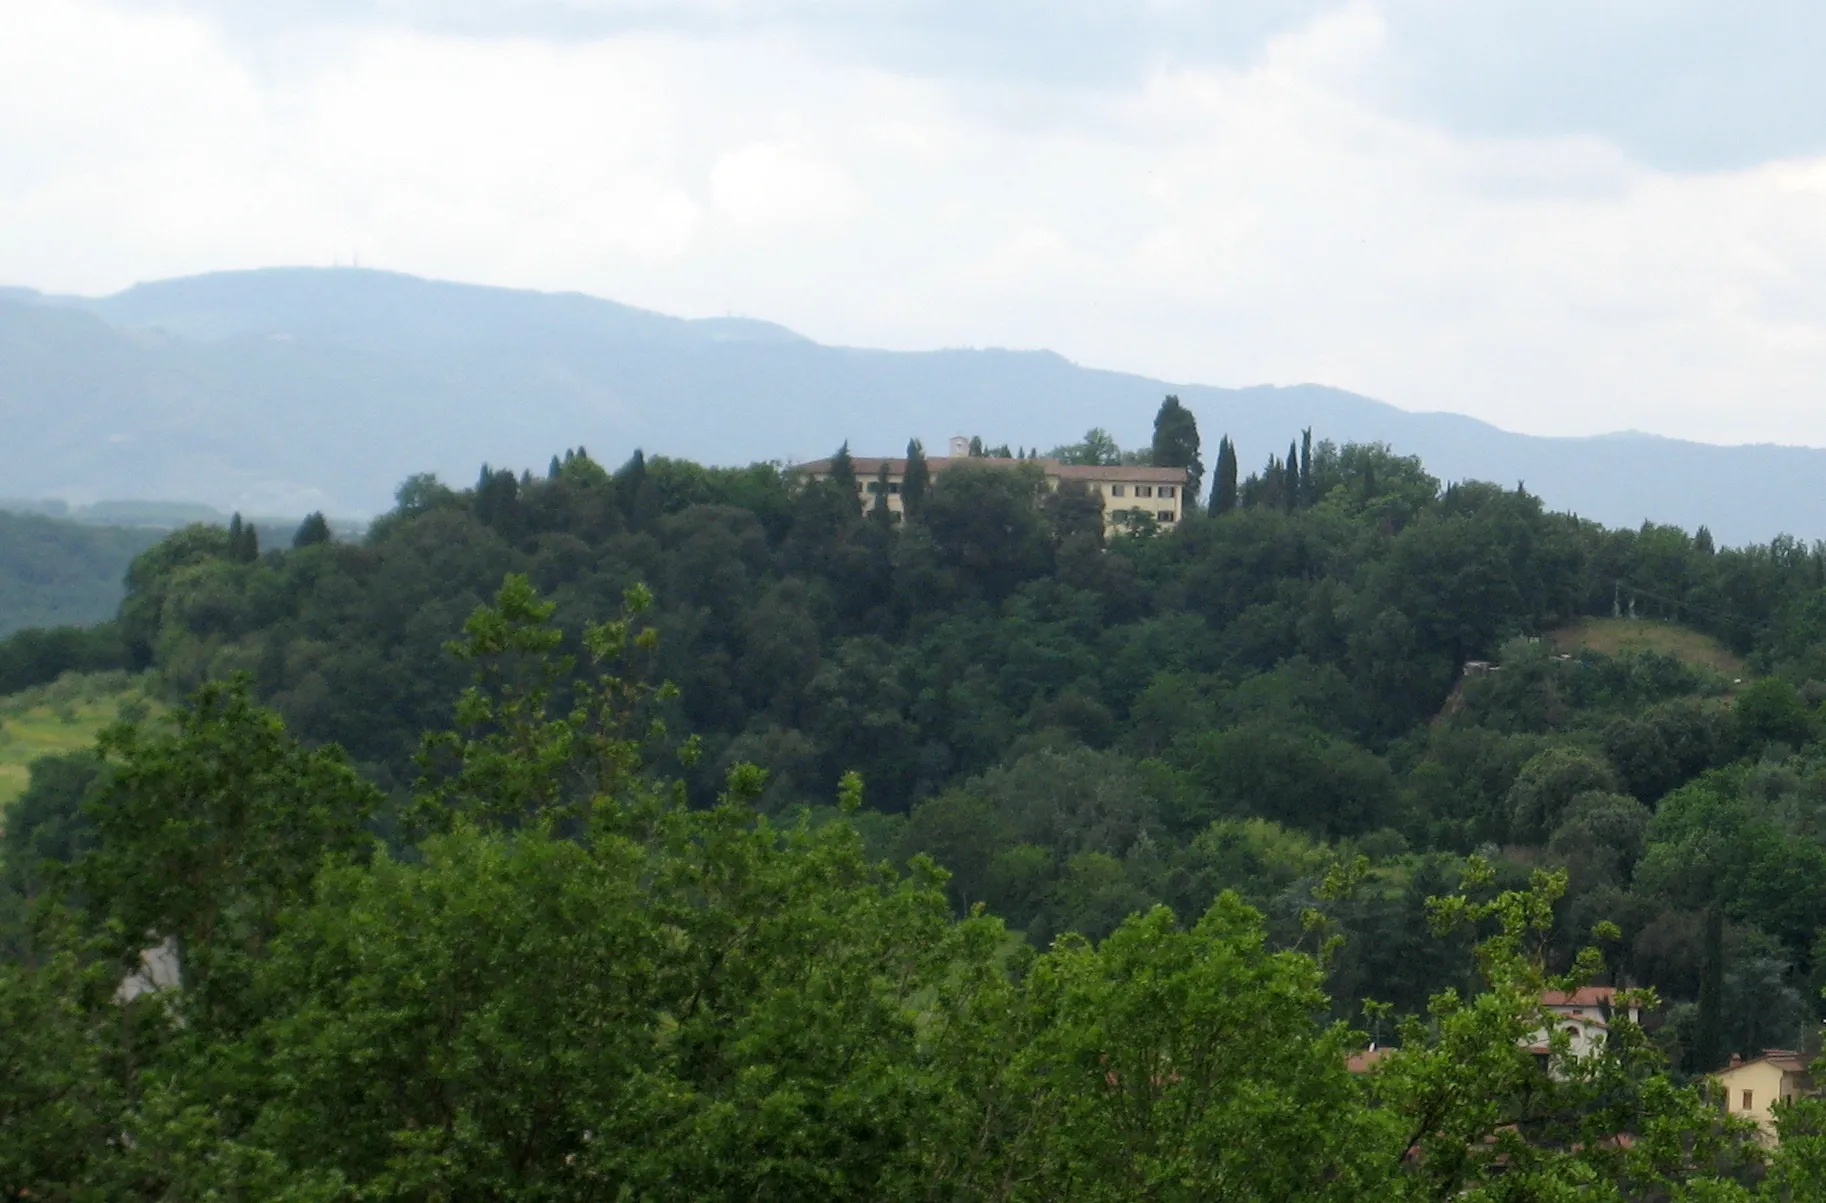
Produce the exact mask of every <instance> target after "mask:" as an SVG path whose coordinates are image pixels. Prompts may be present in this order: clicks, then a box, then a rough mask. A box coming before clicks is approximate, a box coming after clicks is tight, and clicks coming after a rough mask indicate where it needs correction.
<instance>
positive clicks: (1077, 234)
mask: <svg viewBox="0 0 1826 1203" xmlns="http://www.w3.org/2000/svg"><path fill="white" fill-rule="evenodd" d="M1822 52H1826V5H1821V4H1819V3H1817V0H1813V2H1810V3H1803V2H1801V0H1762V2H1761V3H1758V4H1755V5H1744V4H1741V3H1738V4H1725V3H1710V2H1703V3H1702V2H1698V0H1658V2H1656V3H1645V2H1642V0H1605V2H1604V3H1602V4H1596V3H1593V2H1592V0H1577V2H1574V0H1526V2H1523V0H1361V2H1347V3H1322V2H1320V0H1281V2H1270V0H1201V2H1198V3H1192V2H1188V0H1137V2H1135V3H1128V4H1124V3H1116V2H1113V0H1111V2H1104V3H1100V2H1095V0H1013V2H1009V3H994V2H991V0H932V2H930V3H918V2H916V0H758V2H754V3H748V2H746V0H114V2H112V3H108V2H105V0H86V2H85V0H0V283H13V284H24V285H31V286H34V287H38V288H43V289H47V290H57V291H73V292H87V293H97V292H107V291H112V290H115V289H118V288H120V287H123V286H125V285H128V284H130V283H132V282H133V281H135V280H142V279H154V278H159V277H163V276H170V275H179V274H187V273H192V272H201V271H208V270H215V269H222V268H238V267H254V266H263V265H272V264H329V263H332V262H344V263H346V262H348V261H350V259H351V258H353V257H356V256H358V257H359V260H360V262H361V263H362V264H363V265H364V266H370V265H371V266H377V267H386V268H393V269H398V270H402V271H409V272H414V273H418V274H422V275H430V276H438V277H444V278H450V279H458V280H466V281H475V282H480V283H491V284H505V285H515V286H524V287H533V288H544V289H572V290H579V291H584V292H589V293H594V294H597V295H600V296H605V297H610V298H613V299H616V300H620V301H625V302H629V303H632V304H637V305H643V306H647V307H650V308H654V309H659V310H663V311H666V312H670V313H677V314H682V315H687V316H705V315H711V314H721V313H739V314H744V315H748V316H754V317H764V318H768V319H771V320H774V321H778V322H782V323H784V324H786V325H789V326H792V327H793V328H795V329H797V330H799V331H801V332H802V333H805V334H807V335H810V336H811V337H813V338H816V339H818V340H820V341H823V342H830V343H847V344H855V345H867V346H880V347H893V348H907V349H915V348H928V347H939V346H1008V347H1050V348H1052V349H1054V350H1057V351H1059V352H1061V353H1063V354H1065V355H1067V356H1068V357H1070V358H1072V359H1074V360H1076V361H1078V362H1080V363H1084V364H1089V365H1093V366H1099V367H1110V368H1120V369H1126V370H1133V371H1140V372H1146V373H1148V374H1151V375H1157V376H1164V377H1167V378H1170V379H1178V380H1187V381H1198V382H1203V383H1210V384H1222V385H1242V384H1253V383H1261V382H1271V383H1296V382H1301V381H1318V382H1322V383H1327V384H1334V385H1338V386H1340V387H1344V388H1349V389H1352V390H1355V391H1358V392H1363V393H1368V394H1370V395H1372V396H1376V397H1380V398H1382V399H1383V400H1387V401H1390V402H1393V403H1395V404H1397V405H1400V406H1402V407H1404V408H1408V409H1445V410H1454V411H1457V412H1461V413H1469V414H1473V415H1476V416H1478V417H1481V418H1484V419H1487V420H1489V421H1492V422H1495V423H1497V424H1498V425H1501V426H1504V427H1507V428H1509V429H1513V430H1523V431H1529V432H1534V433H1548V434H1575V433H1578V434H1583V433H1595V432H1600V431H1606V430H1616V429H1626V428H1635V429H1641V430H1649V431H1654V432H1657V433H1662V434H1671V435H1680V436H1685V437H1692V438H1700V439H1706V440H1710V441H1718V442H1744V441H1775V442H1787V443H1811V444H1816V445H1826V404H1823V402H1826V71H1822V70H1821V69H1820V68H1819V63H1820V61H1821V60H1822Z"/></svg>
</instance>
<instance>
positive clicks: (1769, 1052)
mask: <svg viewBox="0 0 1826 1203" xmlns="http://www.w3.org/2000/svg"><path fill="white" fill-rule="evenodd" d="M1752 1065H1772V1066H1774V1067H1775V1068H1776V1069H1779V1070H1781V1071H1782V1072H1783V1073H1785V1074H1805V1073H1807V1072H1808V1068H1809V1067H1808V1064H1807V1059H1806V1058H1805V1057H1803V1056H1801V1055H1800V1054H1799V1053H1797V1052H1793V1051H1791V1050H1789V1049H1785V1048H1768V1049H1764V1050H1763V1055H1762V1056H1760V1057H1756V1058H1754V1059H1752V1060H1749V1061H1743V1062H1740V1063H1739V1064H1736V1065H1727V1066H1725V1067H1724V1068H1723V1069H1721V1070H1719V1071H1718V1072H1717V1074H1716V1075H1715V1076H1717V1077H1723V1076H1725V1075H1726V1074H1729V1073H1731V1072H1733V1071H1735V1070H1739V1069H1748V1068H1749V1067H1750V1066H1752Z"/></svg>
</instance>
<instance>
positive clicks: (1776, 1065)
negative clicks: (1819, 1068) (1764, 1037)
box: [1712, 1048, 1813, 1144]
mask: <svg viewBox="0 0 1826 1203" xmlns="http://www.w3.org/2000/svg"><path fill="white" fill-rule="evenodd" d="M1712 1078H1713V1080H1714V1081H1715V1082H1717V1083H1718V1086H1719V1089H1720V1091H1721V1092H1722V1094H1723V1096H1724V1097H1723V1102H1724V1107H1725V1111H1726V1112H1728V1113H1729V1114H1731V1115H1734V1116H1736V1117H1737V1118H1739V1119H1747V1120H1751V1121H1753V1122H1754V1123H1755V1124H1756V1126H1757V1129H1758V1134H1759V1136H1760V1138H1761V1139H1762V1141H1763V1142H1764V1143H1765V1144H1774V1143H1775V1142H1776V1131H1775V1104H1777V1103H1780V1102H1786V1101H1787V1100H1789V1099H1793V1098H1799V1097H1801V1096H1803V1095H1809V1094H1812V1093H1813V1076H1812V1075H1811V1074H1810V1073H1809V1072H1808V1067H1807V1062H1806V1061H1805V1060H1803V1059H1802V1058H1801V1055H1800V1054H1799V1053H1795V1052H1791V1051H1789V1050H1788V1049H1785V1048H1772V1049H1765V1050H1764V1051H1763V1055H1762V1056H1760V1057H1758V1058H1756V1059H1755V1060H1754V1061H1746V1060H1744V1059H1743V1058H1742V1057H1739V1056H1736V1055H1733V1056H1732V1057H1731V1064H1730V1065H1728V1066H1727V1067H1725V1068H1724V1069H1721V1070H1719V1071H1718V1072H1717V1073H1715V1074H1713V1075H1712Z"/></svg>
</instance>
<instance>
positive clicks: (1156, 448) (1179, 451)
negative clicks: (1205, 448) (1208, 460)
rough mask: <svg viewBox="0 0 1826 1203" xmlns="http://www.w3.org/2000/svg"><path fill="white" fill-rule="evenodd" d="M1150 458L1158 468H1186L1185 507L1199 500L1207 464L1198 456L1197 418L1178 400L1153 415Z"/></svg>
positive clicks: (1171, 400)
mask: <svg viewBox="0 0 1826 1203" xmlns="http://www.w3.org/2000/svg"><path fill="white" fill-rule="evenodd" d="M1087 441H1088V440H1087ZM1149 459H1150V462H1152V463H1153V465H1154V466H1155V467H1156V468H1184V469H1186V504H1187V505H1188V506H1190V505H1192V504H1193V502H1195V501H1196V500H1197V498H1198V491H1199V487H1200V485H1201V484H1202V483H1203V481H1204V478H1205V463H1204V461H1203V460H1202V459H1200V458H1199V455H1198V419H1197V418H1195V417H1193V416H1192V411H1191V410H1189V409H1187V408H1186V407H1185V406H1183V405H1181V404H1180V403H1179V398H1178V397H1175V396H1169V397H1167V399H1166V400H1165V401H1162V402H1161V403H1160V411H1159V412H1158V413H1156V414H1155V415H1154V443H1153V446H1152V448H1151V449H1150V452H1149Z"/></svg>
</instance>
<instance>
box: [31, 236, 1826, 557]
mask: <svg viewBox="0 0 1826 1203" xmlns="http://www.w3.org/2000/svg"><path fill="white" fill-rule="evenodd" d="M1168 392H1175V393H1178V394H1179V396H1180V397H1181V399H1182V400H1184V401H1185V402H1186V404H1187V405H1189V406H1190V407H1191V408H1192V409H1193V410H1194V412H1195V413H1196V414H1197V416H1198V420H1199V426H1200V430H1201V432H1202V433H1203V436H1204V439H1205V442H1206V444H1207V446H1208V448H1210V449H1212V451H1214V449H1215V446H1216V442H1217V439H1218V436H1219V435H1221V434H1224V433H1229V434H1230V435H1231V436H1232V437H1233V438H1234V439H1235V440H1236V442H1237V445H1238V448H1239V450H1240V453H1241V456H1242V460H1243V464H1244V467H1245V470H1250V469H1253V468H1255V467H1256V466H1258V465H1259V464H1260V463H1261V462H1262V461H1263V460H1265V459H1266V458H1267V456H1268V455H1270V454H1272V453H1280V452H1284V451H1285V449H1286V447H1287V443H1288V441H1289V439H1291V438H1295V437H1297V435H1298V433H1299V431H1300V430H1301V429H1302V428H1303V427H1307V426H1310V427H1312V428H1313V430H1314V432H1315V434H1316V435H1317V436H1318V437H1321V438H1330V439H1334V440H1337V441H1339V442H1343V441H1347V440H1380V441H1384V442H1387V443H1390V444H1391V445H1393V446H1394V447H1395V448H1396V449H1397V450H1399V451H1402V452H1404V453H1409V454H1415V455H1419V456H1421V457H1422V458H1423V459H1424V460H1425V461H1426V463H1427V466H1428V467H1429V469H1430V470H1432V471H1433V472H1434V473H1435V474H1437V475H1440V476H1441V477H1443V478H1445V479H1448V480H1451V479H1464V478H1480V479H1488V480H1495V481H1498V482H1500V483H1504V484H1510V485H1512V484H1514V483H1515V482H1517V481H1518V480H1519V481H1524V482H1526V484H1527V486H1528V488H1529V489H1530V490H1531V491H1533V492H1536V493H1539V494H1540V495H1541V496H1542V497H1544V498H1545V499H1546V500H1547V502H1548V503H1549V504H1550V505H1552V506H1554V507H1556V508H1561V509H1569V510H1573V511H1575V512H1578V513H1580V514H1583V515H1586V516H1588V517H1592V518H1596V519H1599V520H1601V521H1604V522H1606V523H1609V524H1613V525H1632V526H1633V525H1635V524H1637V523H1640V522H1641V521H1643V520H1644V519H1645V518H1646V519H1652V520H1654V521H1658V522H1671V523H1675V524H1678V525H1681V526H1685V527H1687V528H1688V529H1691V528H1693V527H1696V526H1698V525H1699V524H1701V523H1706V524H1709V525H1710V526H1711V528H1712V530H1713V532H1714V533H1715V534H1716V535H1717V536H1718V537H1719V538H1720V539H1721V540H1724V541H1726V542H1731V543H1742V542H1751V541H1762V540H1766V539H1768V538H1770V537H1772V536H1774V535H1775V534H1777V533H1781V532H1788V533H1792V534H1795V535H1799V536H1801V537H1804V538H1809V539H1811V538H1816V537H1826V494H1823V493H1822V492H1821V491H1820V490H1818V489H1816V488H1815V487H1814V485H1813V482H1814V481H1815V480H1817V479H1819V477H1820V474H1821V472H1822V471H1823V470H1826V450H1820V449H1815V448H1799V447H1774V446H1745V447H1718V446H1710V445H1706V444H1698V443H1689V442H1682V441H1679V440H1674V439H1664V438H1657V437H1654V436H1650V435H1641V434H1617V435H1606V436H1603V437H1599V438H1581V439H1568V438H1537V437H1531V436H1525V435H1518V434H1512V433H1509V432H1506V431H1502V430H1499V429H1497V428H1495V427H1493V426H1490V425H1488V424H1486V423H1483V422H1479V421H1476V420H1474V419H1471V418H1467V417H1463V416H1460V415H1454V414H1442V413H1412V412H1407V411H1403V410H1399V409H1396V408H1395V407H1393V406H1390V405H1386V404H1383V403H1381V402H1378V401H1373V400H1371V399H1369V398H1366V397H1362V396H1358V395H1355V394H1352V393H1348V392H1344V391H1342V390H1339V389H1334V388H1327V387H1322V386H1318V385H1294V386H1290V387H1271V386H1257V387H1251V388H1239V389H1226V388H1216V387H1210V386H1204V385H1190V384H1184V383H1173V382H1168V381H1161V380H1152V379H1148V378H1146V377H1142V376H1136V375H1130V374H1124V373H1118V372H1107V371H1100V370H1096V369H1091V368H1084V367H1080V366H1078V365H1076V364H1073V363H1071V362H1070V361H1069V360H1066V359H1065V358H1063V357H1061V356H1059V355H1056V354H1053V353H1052V352H1048V351H1007V350H940V351H928V352H890V351H874V350H864V349H856V348H845V347H831V346H824V345H821V344H818V343H814V342H812V341H810V340H808V339H805V338H803V337H801V336H799V335H797V334H795V333H793V332H792V331H790V330H787V329H785V328H783V327H780V326H777V325H773V324H771V323H767V322H760V321H752V320H749V319H743V318H711V319H698V320H688V319H683V318H676V317H669V316H666V315H662V314H657V313H652V312H649V311H646V310H641V309H637V308H633V307H630V306H626V305H620V304H616V303H614V302H610V301H604V300H599V299H597V298H593V297H587V296H582V295H579V294H574V293H565V294H552V293H538V292H527V291H520V290H511V289H499V288H487V287H480V286H474V285H461V284H449V283H443V282H437V281H429V280H420V279H416V278H414V277H410V276H403V275H398V274H394V273H385V272H375V271H368V270H359V269H347V268H345V269H306V268H287V269H269V270H262V271H254V272H231V273H220V274H215V275H208V276H198V277H191V278H186V279H179V280H168V281H161V282H157V283H150V284H142V285H137V286H135V287H133V288H130V289H127V290H126V291H124V292H121V293H118V294H116V295H114V296H110V297H102V298H76V297H58V296H48V295H43V294H38V293H33V292H31V291H30V290H26V289H4V290H0V423H3V424H4V426H3V428H4V429H5V430H6V431H7V432H8V437H7V438H6V439H5V440H3V441H0V481H3V482H4V483H3V484H0V494H5V495H9V496H15V497H35V496H44V497H61V498H66V499H69V500H71V501H75V502H92V501H96V500H100V499H103V498H121V497H133V498H148V499H157V500H188V501H200V502H206V503H208V504H210V505H214V506H216V507H218V508H221V509H240V510H243V511H258V512H266V513H300V514H301V513H305V512H307V511H309V510H313V509H324V510H326V511H328V512H330V513H332V514H336V515H343V516H350V517H355V516H361V515H365V514H371V513H374V512H378V511H381V510H384V509H385V508H387V506H388V505H389V503H390V499H391V494H392V490H393V489H394V487H395V486H396V485H397V484H398V482H399V481H400V480H402V479H404V477H406V476H407V475H409V474H411V473H413V472H419V471H436V472H438V473H440V474H441V475H443V476H445V477H446V478H447V479H450V480H453V481H457V482H459V483H466V482H467V481H468V480H470V479H471V478H473V476H474V475H475V473H476V471H477V468H478V467H479V465H480V464H481V463H482V462H483V461H488V462H490V463H493V464H496V465H507V466H512V467H516V468H518V467H531V468H533V469H534V470H535V471H537V470H539V469H540V468H541V467H542V466H543V465H544V464H545V463H546V461H547V460H548V459H549V458H550V456H551V455H552V454H553V453H554V452H557V451H561V450H562V449H564V448H566V447H573V446H578V445H583V446H585V447H587V448H588V449H589V450H590V452H591V453H592V455H594V456H596V457H597V458H598V459H601V460H603V461H605V462H608V463H611V464H612V463H616V462H619V461H620V460H621V459H622V458H624V457H625V456H626V455H628V454H629V453H630V452H632V451H633V449H634V448H635V447H642V448H644V449H645V450H646V451H647V452H648V453H649V454H665V455H676V456H683V457H687V458H691V459H697V460H701V461H705V462H710V463H747V462H751V461H753V460H757V459H783V460H795V459H809V458H812V457H815V456H819V455H823V454H826V453H827V452H829V451H830V450H831V449H832V448H834V447H835V446H836V445H837V444H838V443H840V442H842V441H844V440H845V439H847V440H848V441H849V443H850V446H851V448H852V450H854V451H856V452H858V453H869V452H878V453H879V452H898V451H899V450H900V449H901V448H902V447H904V446H905V444H906V441H907V439H908V438H909V437H911V436H918V437H921V438H924V439H925V440H926V443H927V445H928V447H936V446H938V445H941V444H942V441H943V440H944V439H945V437H946V436H948V435H951V434H954V433H966V434H981V435H982V436H983V437H984V438H986V439H988V440H990V441H992V442H1001V441H1003V440H1007V441H1008V442H1009V443H1011V444H1022V445H1027V446H1035V445H1038V446H1041V447H1046V446H1051V445H1054V444H1057V443H1063V442H1069V441H1072V440H1074V439H1075V438H1077V437H1078V436H1079V435H1081V434H1082V433H1083V431H1084V430H1085V429H1086V428H1088V427H1090V426H1093V425H1096V426H1104V427H1106V428H1108V429H1110V430H1111V431H1112V432H1113V433H1114V434H1115V435H1116V437H1117V438H1118V439H1119V440H1120V441H1122V443H1123V444H1124V445H1125V446H1126V445H1137V444H1143V443H1145V442H1146V440H1147V437H1148V431H1149V424H1150V422H1151V420H1152V417H1153V413H1154V409H1155V407H1156V406H1157V405H1158V403H1159V400H1160V398H1161V396H1163V395H1164V394H1166V393H1168ZM1207 458H1211V455H1210V453H1208V454H1207Z"/></svg>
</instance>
